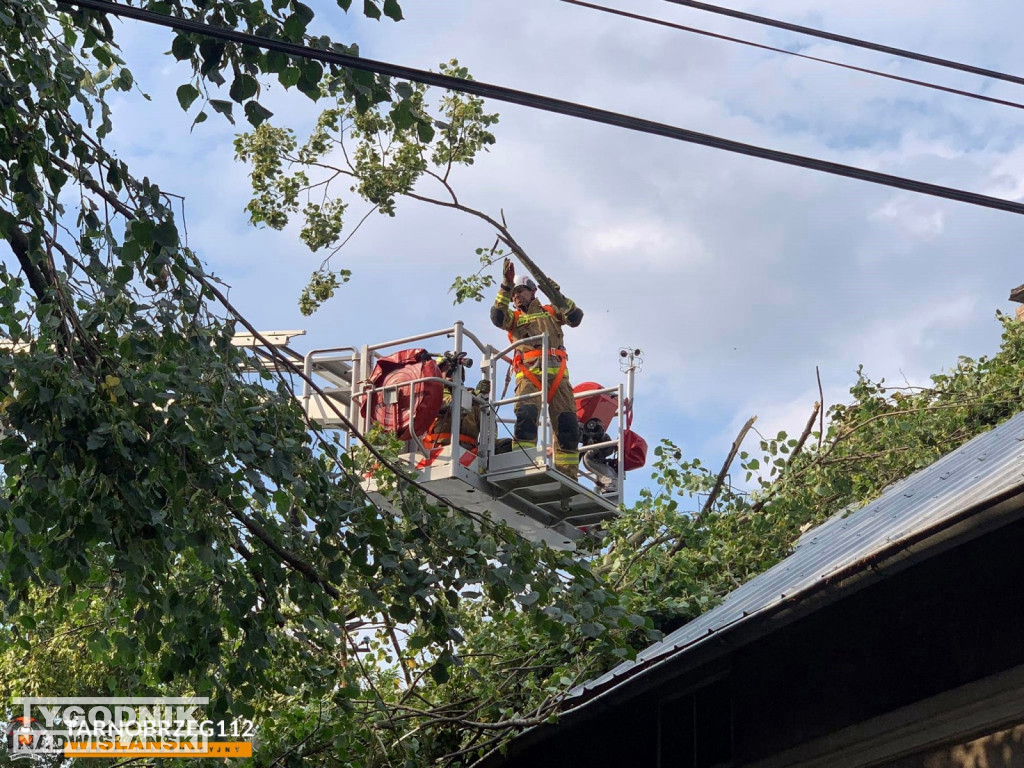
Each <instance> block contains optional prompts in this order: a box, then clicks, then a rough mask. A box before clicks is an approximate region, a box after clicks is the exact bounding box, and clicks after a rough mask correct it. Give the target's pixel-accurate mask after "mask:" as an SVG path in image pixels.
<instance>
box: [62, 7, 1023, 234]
mask: <svg viewBox="0 0 1024 768" xmlns="http://www.w3.org/2000/svg"><path fill="white" fill-rule="evenodd" d="M58 4H59V5H70V6H78V7H81V8H88V9H90V10H95V11H99V12H101V13H110V14H113V15H116V16H125V17H127V18H133V19H136V20H139V21H143V22H146V23H151V24H157V25H160V26H164V27H170V28H172V29H177V30H180V31H182V32H190V33H194V34H199V35H206V36H208V37H213V38H217V39H220V40H226V41H229V42H233V43H238V44H241V45H250V46H254V47H259V48H264V49H266V50H272V51H278V52H280V53H284V54H286V55H289V56H295V57H298V58H302V59H310V60H315V61H320V62H324V63H327V64H334V65H337V66H341V67H348V68H350V69H357V70H361V71H364V72H374V73H377V74H382V75H388V76H390V77H395V78H398V79H401V80H409V81H412V82H417V83H423V84H424V85H432V86H436V87H439V88H445V89H448V90H452V91H458V92H462V93H469V94H472V95H475V96H480V97H483V98H490V99H495V100H497V101H504V102H507V103H509V104H518V105H520V106H525V107H530V108H533V109H540V110H544V111H548V112H554V113H556V114H561V115H567V116H569V117H576V118H579V119H583V120H589V121H591V122H595V123H602V124H604V125H612V126H616V127H619V128H625V129H627V130H631V131H637V132H640V133H647V134H651V135H653V136H662V137H665V138H669V139H675V140H676V141H684V142H688V143H691V144H698V145H700V146H705V147H711V148H714V149H720V150H724V151H726V152H734V153H736V154H741V155H747V156H749V157H759V158H761V159H763V160H771V161H773V162H777V163H782V164H785V165H794V166H797V167H800V168H808V169H810V170H814V171H819V172H821V173H829V174H832V175H835V176H843V177H846V178H851V179H859V180H861V181H867V182H871V183H874V184H881V185H883V186H888V187H893V188H895V189H902V190H906V191H909V192H917V193H919V194H923V195H931V196H933V197H940V198H944V199H947V200H956V201H958V202H962V203H967V204H969V205H976V206H980V207H983V208H993V209H996V210H1001V211H1007V212H1009V213H1016V214H1024V203H1019V202H1015V201H1013V200H1006V199H1004V198H999V197H991V196H989V195H982V194H980V193H977V192H969V191H966V190H963V189H957V188H955V187H946V186H942V185H940V184H932V183H929V182H924V181H917V180H916V179H909V178H906V177H904V176H894V175H892V174H888V173H881V172H880V171H872V170H868V169H866V168H858V167H856V166H852V165H844V164H842V163H835V162H832V161H829V160H821V159H819V158H815V157H808V156H806V155H797V154H793V153H790V152H782V151H780V150H776V149H770V148H767V147H759V146H757V145H754V144H745V143H743V142H739V141H734V140H732V139H725V138H722V137H719V136H715V135H712V134H707V133H700V132H698V131H693V130H689V129H687V128H679V127H676V126H673V125H667V124H665V123H658V122H654V121H653V120H645V119H643V118H638V117H634V116H632V115H626V114H622V113H619V112H611V111H609V110H605V109H598V108H596V107H590V106H586V105H583V104H578V103H575V102H571V101H565V100H563V99H556V98H552V97H550V96H541V95H538V94H534V93H529V92H526V91H520V90H516V89H514V88H508V87H505V86H500V85H491V84H489V83H484V82H481V81H479V80H462V79H460V78H457V77H452V76H450V75H444V74H441V73H436V72H428V71H427V70H422V69H415V68H413V67H406V66H402V65H399V64H391V63H389V62H381V61H374V60H372V59H364V58H361V57H358V56H349V55H347V54H342V53H336V52H334V51H324V50H318V49H314V48H308V47H306V46H302V45H297V44H295V43H289V42H285V41H283V40H272V39H269V38H264V37H259V36H257V35H252V34H248V33H244V32H238V31H236V30H233V29H222V28H219V27H214V26H211V25H209V24H204V23H202V22H197V21H192V20H189V19H178V18H174V17H171V16H167V15H165V14H161V13H155V12H153V11H148V10H145V9H142V8H132V7H130V6H126V5H121V4H120V3H112V2H108V0H58Z"/></svg>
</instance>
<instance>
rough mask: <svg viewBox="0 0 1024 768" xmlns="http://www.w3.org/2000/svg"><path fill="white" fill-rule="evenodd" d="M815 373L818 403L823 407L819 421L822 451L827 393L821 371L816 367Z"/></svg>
mask: <svg viewBox="0 0 1024 768" xmlns="http://www.w3.org/2000/svg"><path fill="white" fill-rule="evenodd" d="M814 373H815V375H816V376H817V377H818V403H819V404H820V406H821V413H820V416H819V421H818V450H819V451H820V450H821V441H822V440H823V439H824V437H825V391H824V390H823V389H822V388H821V371H820V370H819V369H818V366H814Z"/></svg>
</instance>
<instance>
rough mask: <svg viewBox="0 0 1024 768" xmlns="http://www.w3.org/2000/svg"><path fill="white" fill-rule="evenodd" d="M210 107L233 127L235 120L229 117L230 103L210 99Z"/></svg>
mask: <svg viewBox="0 0 1024 768" xmlns="http://www.w3.org/2000/svg"><path fill="white" fill-rule="evenodd" d="M210 106H211V107H213V111H214V112H219V113H220V114H222V115H224V117H226V118H227V119H228V121H229V122H230V123H231V124H232V125H234V124H235V118H234V117H232V116H231V106H232V104H231V102H230V101H224V100H223V99H210Z"/></svg>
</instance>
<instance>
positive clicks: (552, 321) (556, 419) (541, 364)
mask: <svg viewBox="0 0 1024 768" xmlns="http://www.w3.org/2000/svg"><path fill="white" fill-rule="evenodd" d="M510 303H511V304H512V307H513V309H510V307H509V304H510ZM582 320H583V310H582V309H580V308H579V307H577V306H576V304H575V303H574V302H572V301H571V300H568V299H566V305H565V306H561V307H554V306H551V305H550V304H548V305H545V304H541V303H540V301H538V300H537V284H536V283H535V282H534V281H533V278H531V277H530V276H529V275H519V276H516V274H515V267H514V266H513V264H512V261H511V260H510V259H506V260H505V266H504V270H503V280H502V283H501V288H500V290H499V291H498V298H497V299H496V300H495V302H494V306H493V307H492V308H491V322H492V323H494V324H495V325H496V326H498V327H499V328H503V329H504V330H506V331H508V338H509V341H512V342H514V341H515V340H517V339H527V338H530V337H531V336H539V335H541V334H542V333H544V332H545V331H546V332H547V334H548V359H547V360H541V356H542V354H543V351H542V348H541V347H542V343H541V340H540V339H536V340H534V341H530V342H525V343H523V344H521V345H519V346H518V347H517V348H516V353H515V356H514V357H513V362H512V365H513V368H514V369H515V372H516V396H521V395H528V394H532V393H539V392H540V391H541V383H542V382H541V378H540V377H541V376H543V375H546V376H547V382H548V414H549V417H550V420H551V425H552V428H553V430H554V433H555V443H556V445H555V467H556V468H557V469H558V470H559V471H561V472H562V473H563V474H565V475H568V476H569V477H571V478H573V479H575V478H577V477H578V476H579V442H580V424H579V420H578V419H577V417H576V400H575V399H574V398H573V392H572V385H571V384H570V383H569V371H568V368H567V363H568V360H569V356H568V355H567V354H566V352H565V346H564V339H563V336H562V326H564V325H568V326H570V327H572V328H575V327H576V326H578V325H579V324H580V321H582ZM539 401H540V396H539V394H538V396H537V397H536V398H529V399H526V400H519V401H517V402H516V408H515V411H516V426H515V432H514V435H515V445H516V446H519V447H522V448H535V447H536V446H537V421H538V419H539V418H540V402H539Z"/></svg>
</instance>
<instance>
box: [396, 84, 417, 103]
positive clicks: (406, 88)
mask: <svg viewBox="0 0 1024 768" xmlns="http://www.w3.org/2000/svg"><path fill="white" fill-rule="evenodd" d="M395 93H397V94H398V96H399V98H402V99H411V98H412V94H413V87H412V83H407V82H405V81H404V80H402V81H400V82H397V83H395Z"/></svg>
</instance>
